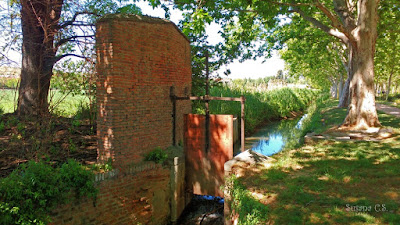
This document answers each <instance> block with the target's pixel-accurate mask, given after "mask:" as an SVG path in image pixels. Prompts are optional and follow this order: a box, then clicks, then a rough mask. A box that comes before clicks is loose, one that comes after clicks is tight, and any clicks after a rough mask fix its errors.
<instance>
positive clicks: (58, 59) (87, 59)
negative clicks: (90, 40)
mask: <svg viewBox="0 0 400 225" xmlns="http://www.w3.org/2000/svg"><path fill="white" fill-rule="evenodd" d="M67 56H74V57H78V58H81V59H84V60H86V61H89V60H90V59H89V58H88V57H85V56H83V55H77V54H73V53H68V54H64V55H58V56H55V57H54V63H56V62H58V61H60V60H61V59H63V58H65V57H67Z"/></svg>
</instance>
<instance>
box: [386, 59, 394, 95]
mask: <svg viewBox="0 0 400 225" xmlns="http://www.w3.org/2000/svg"><path fill="white" fill-rule="evenodd" d="M393 72H394V65H393V66H392V70H391V71H390V75H389V80H388V84H387V87H388V88H387V91H386V101H387V100H388V99H389V94H390V88H391V85H392V76H393Z"/></svg>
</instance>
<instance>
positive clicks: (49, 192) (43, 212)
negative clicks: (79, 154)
mask: <svg viewBox="0 0 400 225" xmlns="http://www.w3.org/2000/svg"><path fill="white" fill-rule="evenodd" d="M97 192H98V190H97V189H96V188H95V186H94V175H93V173H92V172H91V171H89V170H87V169H85V168H84V167H82V165H80V164H79V163H78V162H76V161H74V160H68V162H67V163H64V164H63V165H62V166H61V167H60V168H53V167H51V166H50V165H48V164H46V163H45V162H34V161H29V162H28V163H27V164H24V165H22V166H20V167H19V168H18V169H16V170H15V171H13V172H12V173H11V174H10V175H9V176H8V177H6V178H3V179H1V180H0V224H5V225H7V224H46V223H48V222H49V221H50V217H49V214H50V213H51V211H52V210H53V209H54V208H55V207H56V206H58V205H60V204H64V203H67V202H68V201H69V199H70V198H69V197H70V194H71V193H74V194H75V196H76V197H77V198H79V197H82V196H87V197H92V198H95V197H96V195H97Z"/></svg>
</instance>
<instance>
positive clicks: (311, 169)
mask: <svg viewBox="0 0 400 225" xmlns="http://www.w3.org/2000/svg"><path fill="white" fill-rule="evenodd" d="M336 104H337V102H334V101H328V102H326V103H324V104H323V105H322V106H321V107H320V108H318V109H317V110H318V111H317V112H316V113H315V114H314V116H313V118H311V121H312V124H313V125H312V126H310V129H311V128H312V129H313V130H314V131H317V132H322V131H324V130H326V129H327V128H330V127H332V126H335V125H339V124H340V123H341V122H342V121H343V118H344V117H345V115H346V109H338V108H335V107H334V106H336ZM379 119H380V121H381V123H382V124H383V125H384V126H390V127H393V129H394V131H395V134H394V135H393V136H392V137H391V138H389V139H385V140H382V141H380V142H372V141H370V142H368V141H347V142H338V141H323V142H320V143H317V144H315V145H306V146H303V147H301V148H299V149H296V150H289V151H283V152H281V153H279V154H276V155H274V156H272V158H273V159H274V160H273V162H272V163H270V164H269V165H258V166H257V167H250V168H246V167H242V168H238V170H242V171H241V172H240V173H241V174H242V175H241V176H240V177H239V178H235V179H234V184H235V185H234V189H233V193H234V196H235V200H236V202H235V205H247V206H246V207H244V208H243V209H240V208H239V210H242V211H241V212H240V214H241V217H240V219H241V221H240V224H266V223H267V224H400V195H399V193H400V177H399V176H398V174H400V148H399V146H400V129H399V128H400V119H399V118H395V117H393V116H390V115H387V114H382V113H380V114H379ZM238 174H239V173H238ZM252 208H255V209H257V210H253V211H252V210H251V209H252Z"/></svg>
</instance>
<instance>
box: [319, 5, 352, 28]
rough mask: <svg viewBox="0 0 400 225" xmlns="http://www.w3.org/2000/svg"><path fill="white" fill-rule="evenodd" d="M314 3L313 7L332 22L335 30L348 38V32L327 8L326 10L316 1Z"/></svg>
mask: <svg viewBox="0 0 400 225" xmlns="http://www.w3.org/2000/svg"><path fill="white" fill-rule="evenodd" d="M315 2H316V4H315V6H316V7H317V8H318V9H319V10H321V11H322V13H324V14H325V15H326V16H327V17H328V19H329V20H330V21H331V22H332V25H333V27H335V28H337V29H338V30H339V31H340V32H342V33H344V34H346V36H348V31H347V30H346V29H345V28H344V27H343V24H342V22H341V21H339V20H338V18H337V16H336V15H334V14H333V13H332V12H331V11H330V10H329V9H328V8H326V6H325V5H324V4H322V3H321V2H319V1H318V0H316V1H315Z"/></svg>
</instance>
